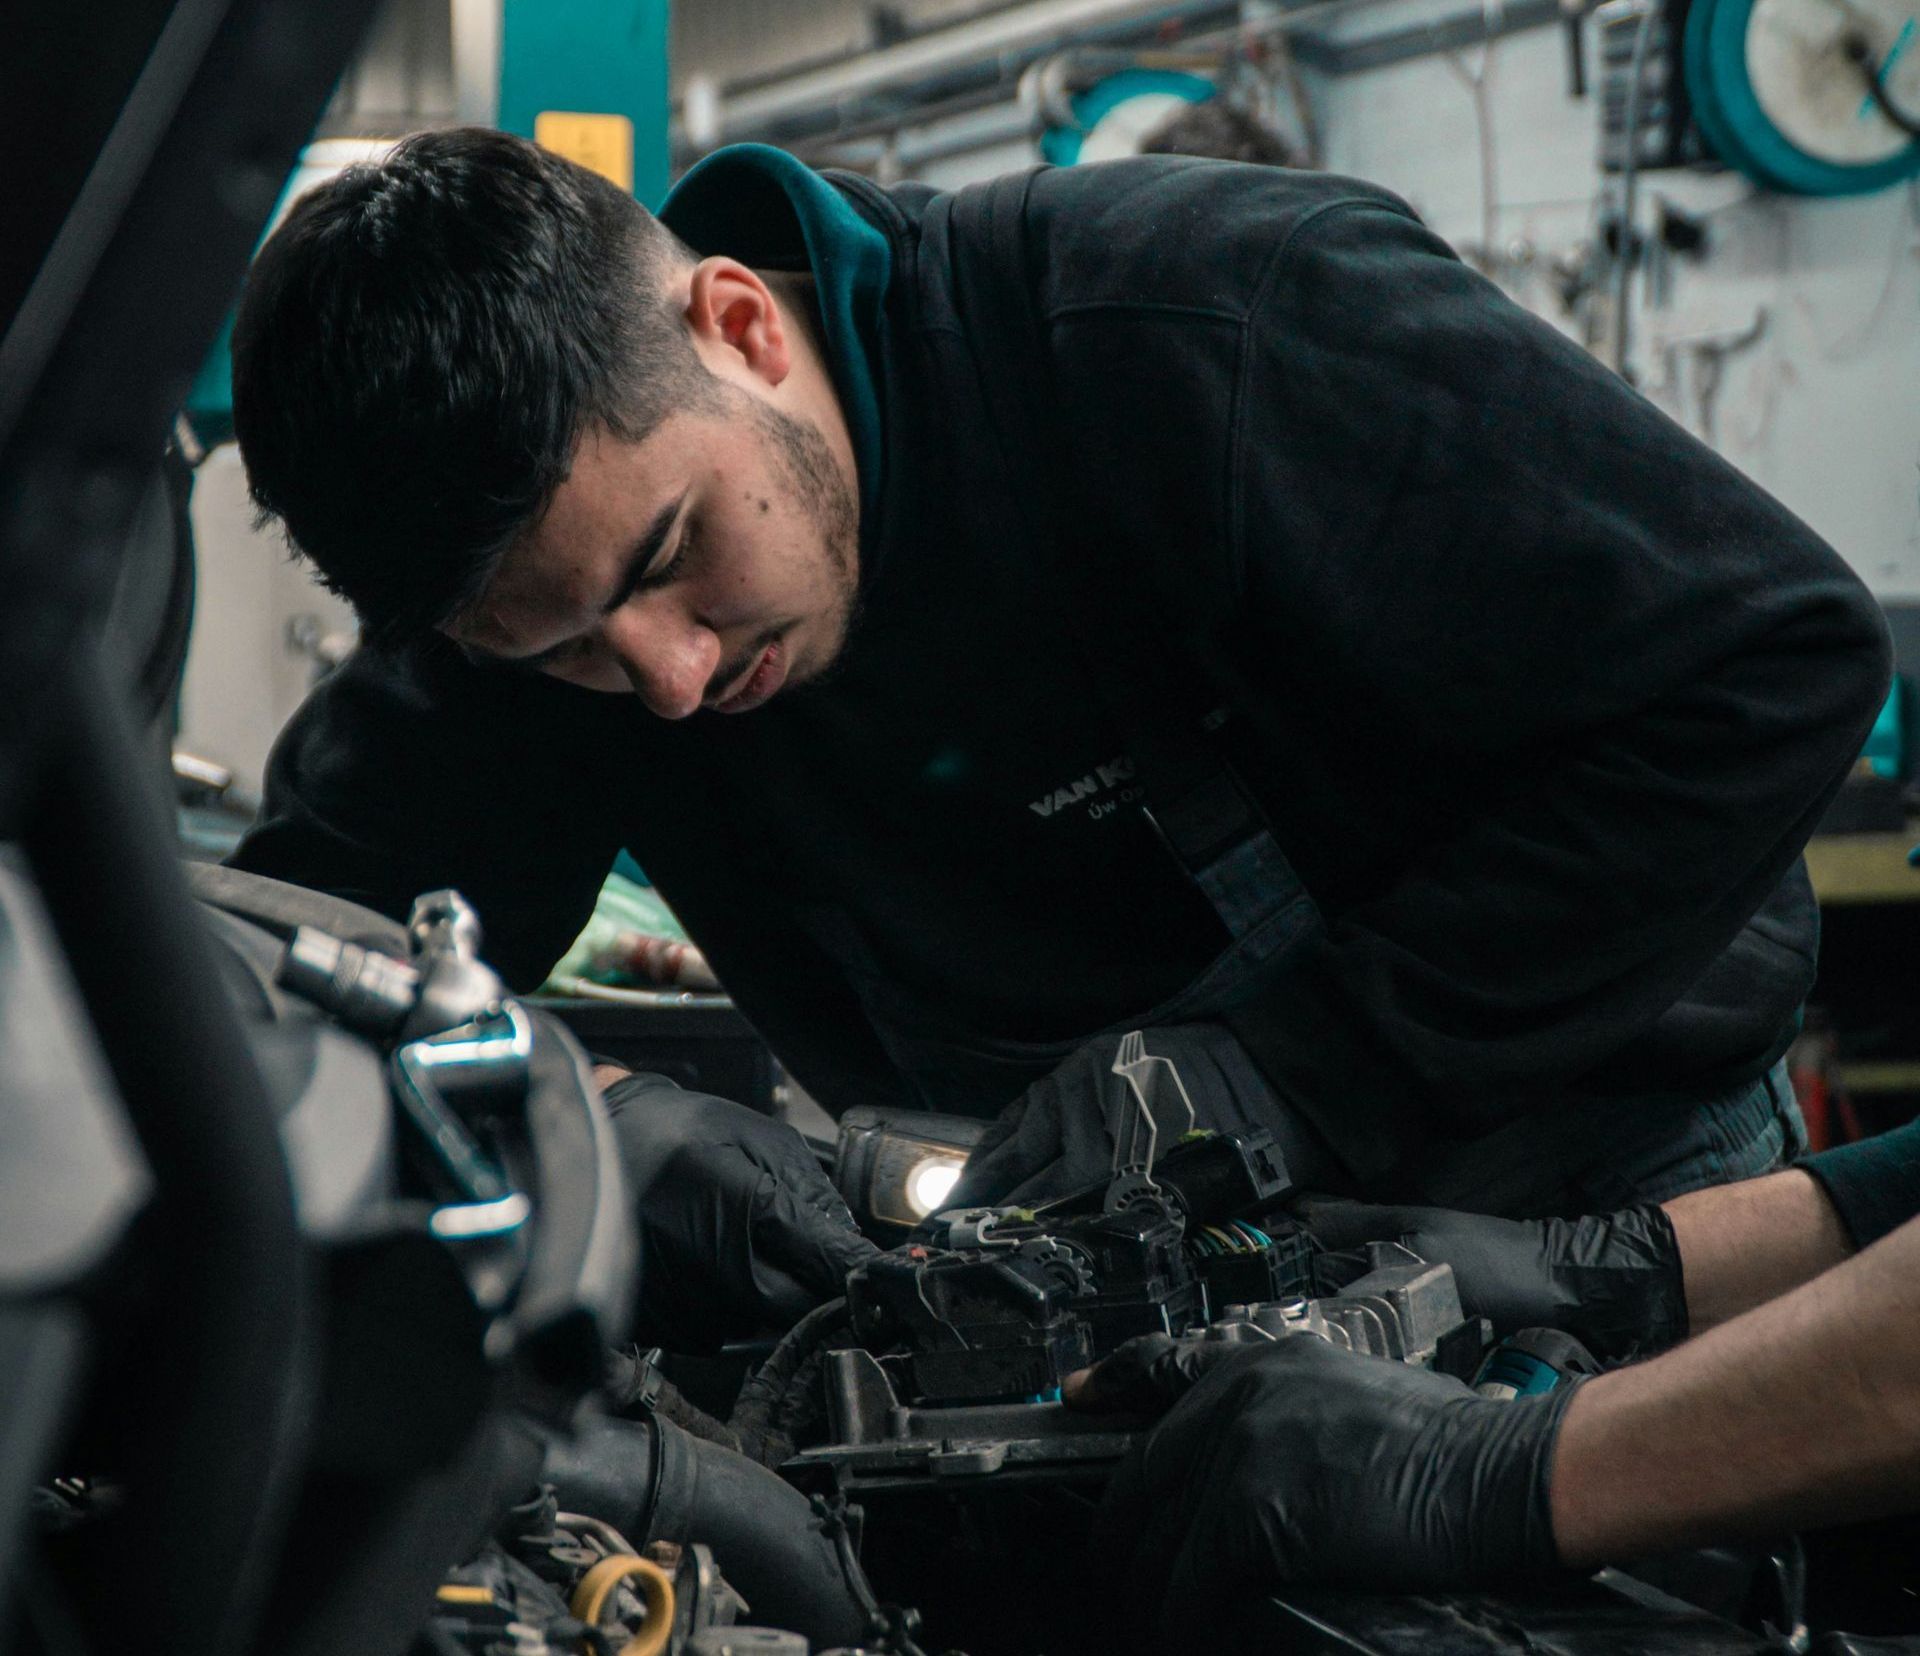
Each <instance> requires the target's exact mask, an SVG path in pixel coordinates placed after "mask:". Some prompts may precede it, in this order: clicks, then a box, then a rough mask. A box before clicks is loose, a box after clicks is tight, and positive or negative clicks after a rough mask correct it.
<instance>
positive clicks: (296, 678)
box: [178, 443, 353, 793]
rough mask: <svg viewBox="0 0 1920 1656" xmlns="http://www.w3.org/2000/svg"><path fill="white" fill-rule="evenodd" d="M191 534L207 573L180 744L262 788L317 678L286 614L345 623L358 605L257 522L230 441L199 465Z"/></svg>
mask: <svg viewBox="0 0 1920 1656" xmlns="http://www.w3.org/2000/svg"><path fill="white" fill-rule="evenodd" d="M193 533H194V541H195V550H196V552H197V554H198V560H199V567H198V576H199V580H198V591H197V592H196V594H195V600H194V617H193V638H192V642H191V644H190V645H189V647H188V651H187V674H186V682H185V685H184V686H183V688H182V691H181V698H180V704H181V705H180V737H179V744H178V745H179V746H180V747H182V748H184V749H186V751H187V752H189V753H195V754H198V755H200V756H201V757H202V758H205V759H212V760H214V761H216V762H217V763H219V764H222V765H225V766H227V767H228V768H229V769H231V770H232V771H233V772H234V775H235V779H236V780H237V782H238V783H239V785H240V786H241V787H243V788H245V789H247V790H248V791H249V792H256V793H257V792H258V791H259V787H260V779H261V775H262V773H263V771H264V769H265V766H266V759H267V750H268V749H269V748H270V747H271V746H272V745H273V739H274V737H275V736H276V735H277V734H278V733H279V730H280V727H281V726H282V725H283V724H285V723H286V721H287V719H288V718H289V716H291V714H292V713H293V710H294V709H295V708H296V707H298V706H299V705H300V701H301V698H302V697H303V696H305V695H306V693H307V687H308V685H309V684H310V683H311V680H312V663H311V662H310V661H309V660H307V659H306V658H305V657H304V656H301V655H299V654H297V653H296V652H295V651H294V650H293V649H292V648H291V647H290V646H289V645H288V644H287V641H286V632H287V623H288V621H290V620H291V619H292V618H293V617H294V616H296V615H302V614H307V615H315V616H318V617H319V618H320V620H321V623H322V626H323V627H324V628H325V629H327V630H329V631H335V632H338V631H344V630H350V629H351V627H352V624H353V621H352V613H351V612H350V611H349V610H348V608H347V606H346V605H345V604H343V603H342V602H341V601H340V600H339V599H337V598H335V597H334V596H333V594H332V593H330V592H327V591H326V590H325V589H323V588H321V587H319V586H316V585H315V584H314V581H313V578H312V577H311V576H310V575H309V574H308V573H307V571H306V568H305V566H304V565H301V564H297V563H295V562H293V561H292V559H290V558H289V557H288V555H287V549H286V544H285V542H284V541H282V540H281V538H280V536H279V535H278V534H277V533H274V532H271V531H269V532H267V533H261V532H259V531H256V530H255V529H254V527H253V513H252V510H251V508H250V507H249V506H248V504H247V488H246V474H245V472H244V470H243V469H242V467H241V464H240V451H239V449H238V448H236V447H235V446H234V445H233V444H231V443H228V444H225V445H224V446H222V447H220V448H217V449H215V450H214V451H213V453H212V454H210V455H209V456H208V457H207V460H206V463H205V464H204V465H202V466H201V467H200V469H199V471H198V472H196V473H195V474H194V486H193Z"/></svg>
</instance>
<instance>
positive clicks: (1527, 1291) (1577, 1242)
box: [1294, 1199, 1687, 1358]
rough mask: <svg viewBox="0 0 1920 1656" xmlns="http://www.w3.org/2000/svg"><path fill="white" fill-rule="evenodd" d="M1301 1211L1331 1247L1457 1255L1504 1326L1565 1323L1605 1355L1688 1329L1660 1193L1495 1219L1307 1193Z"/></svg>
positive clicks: (1457, 1274)
mask: <svg viewBox="0 0 1920 1656" xmlns="http://www.w3.org/2000/svg"><path fill="white" fill-rule="evenodd" d="M1294 1213H1295V1217H1297V1218H1298V1219H1300V1221H1301V1222H1302V1223H1303V1224H1305V1226H1306V1227H1307V1229H1308V1230H1309V1231H1311V1232H1312V1233H1313V1236H1314V1238H1315V1239H1316V1240H1317V1241H1318V1242H1319V1243H1320V1244H1321V1245H1322V1246H1323V1247H1327V1248H1332V1249H1336V1250H1339V1249H1346V1248H1357V1247H1359V1246H1360V1245H1361V1244H1362V1243H1363V1242H1401V1243H1404V1244H1405V1245H1406V1246H1407V1247H1409V1248H1411V1249H1412V1250H1413V1251H1414V1252H1415V1253H1417V1254H1418V1255H1419V1256H1420V1257H1421V1258H1422V1259H1427V1260H1432V1261H1433V1262H1435V1263H1436V1264H1447V1265H1451V1266H1452V1267H1453V1274H1454V1278H1455V1280H1456V1282H1457V1283H1458V1284H1459V1288H1460V1302H1461V1304H1462V1305H1463V1306H1465V1307H1466V1309H1467V1311H1468V1313H1469V1314H1471V1315H1475V1316H1482V1317H1488V1318H1491V1319H1492V1322H1493V1326H1494V1332H1495V1333H1497V1334H1511V1333H1513V1332H1514V1331H1515V1330H1517V1329H1522V1328H1561V1329H1565V1330H1566V1331H1567V1332H1568V1333H1569V1334H1572V1335H1574V1336H1575V1337H1576V1338H1577V1339H1579V1340H1580V1341H1581V1342H1582V1343H1583V1344H1584V1345H1585V1346H1586V1347H1587V1349H1588V1350H1590V1351H1591V1352H1592V1353H1593V1354H1594V1355H1595V1356H1596V1357H1602V1358H1620V1357H1627V1356H1631V1355H1634V1354H1635V1353H1637V1352H1646V1351H1657V1350H1660V1349H1662V1348H1663V1347H1665V1346H1669V1345H1674V1344H1676V1343H1678V1342H1679V1341H1681V1340H1684V1339H1685V1338H1686V1337H1687V1296H1686V1289H1685V1285H1684V1284H1683V1282H1682V1280H1681V1273H1680V1249H1679V1245H1678V1243H1677V1242H1676V1241H1675V1240H1674V1235H1673V1224H1672V1222H1671V1221H1670V1220H1669V1219H1668V1218H1667V1216H1666V1214H1665V1213H1664V1212H1663V1211H1662V1210H1661V1209H1660V1208H1659V1207H1657V1206H1655V1205H1653V1204H1652V1203H1649V1204H1647V1205H1646V1206H1644V1207H1634V1208H1626V1209H1623V1210H1622V1211H1621V1212H1619V1213H1608V1214H1596V1215H1592V1216H1590V1217H1588V1218H1585V1219H1493V1218H1488V1217H1486V1216H1485V1215H1482V1214H1475V1213H1454V1212H1451V1211H1450V1210H1448V1209H1446V1208H1423V1207H1370V1206H1367V1205H1365V1204H1363V1203H1359V1202H1345V1201H1332V1200H1325V1199H1309V1200H1306V1201H1302V1202H1300V1203H1298V1204H1297V1205H1296V1207H1295V1209H1294Z"/></svg>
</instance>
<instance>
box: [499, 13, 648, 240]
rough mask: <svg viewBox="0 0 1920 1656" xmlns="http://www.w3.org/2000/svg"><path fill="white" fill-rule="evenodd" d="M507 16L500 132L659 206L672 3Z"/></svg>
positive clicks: (502, 48)
mask: <svg viewBox="0 0 1920 1656" xmlns="http://www.w3.org/2000/svg"><path fill="white" fill-rule="evenodd" d="M500 10H501V17H500V116H499V120H500V125H501V126H502V127H504V128H505V129H506V130H507V131H508V132H517V133H519V134H520V135H521V136H522V137H526V138H537V139H539V141H540V142H541V143H543V144H545V145H546V146H547V147H548V148H549V149H553V150H556V151H558V152H559V153H560V154H562V155H566V156H568V157H569V158H570V159H572V160H575V161H578V162H580V163H581V164H582V165H584V166H590V167H592V168H593V169H594V170H595V171H596V172H603V173H606V174H607V175H608V176H609V177H614V178H619V179H620V181H621V182H623V183H625V184H627V186H628V187H629V188H630V189H631V190H632V191H633V193H634V194H635V195H636V196H637V197H639V199H640V200H641V201H642V202H643V203H645V205H647V206H648V207H657V206H659V205H660V203H661V201H662V200H663V199H665V197H666V193H667V183H668V160H667V0H501V8H500ZM623 171H624V172H625V174H626V176H624V177H622V172H623Z"/></svg>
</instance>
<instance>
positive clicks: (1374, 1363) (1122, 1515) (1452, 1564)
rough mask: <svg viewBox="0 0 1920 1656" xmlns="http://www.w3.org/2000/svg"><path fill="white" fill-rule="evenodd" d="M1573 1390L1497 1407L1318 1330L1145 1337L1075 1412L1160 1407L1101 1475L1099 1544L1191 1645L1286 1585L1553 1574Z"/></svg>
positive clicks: (1097, 1374) (1071, 1395)
mask: <svg viewBox="0 0 1920 1656" xmlns="http://www.w3.org/2000/svg"><path fill="white" fill-rule="evenodd" d="M1574 1390H1575V1387H1574V1386H1573V1385H1565V1386H1561V1387H1559V1388H1557V1389H1555V1390H1554V1391H1551V1392H1548V1393H1546V1394H1544V1395H1543V1396H1540V1397H1527V1398H1519V1399H1516V1400H1515V1401H1513V1402H1495V1401H1493V1400H1491V1399H1489V1398H1484V1397H1479V1396H1476V1395H1475V1394H1474V1393H1473V1392H1472V1391H1471V1390H1470V1389H1469V1388H1468V1387H1466V1386H1465V1385H1463V1384H1462V1383H1461V1382H1460V1381H1458V1380H1454V1379H1450V1378H1448V1377H1447V1376H1445V1375H1439V1374H1434V1373H1431V1372H1430V1371H1428V1370H1425V1369H1416V1368H1409V1367H1408V1366H1407V1365H1405V1364H1404V1363H1396V1362H1390V1361H1388V1360H1387V1359H1386V1358H1382V1357H1365V1356H1356V1355H1355V1354H1354V1353H1352V1352H1349V1351H1344V1350H1341V1349H1339V1348H1337V1347H1335V1346H1332V1345H1329V1344H1328V1343H1327V1342H1326V1341H1324V1340H1319V1339H1315V1338H1313V1337H1312V1336H1311V1335H1304V1334H1301V1335H1294V1336H1291V1337H1289V1338H1285V1339H1281V1340H1277V1341H1274V1342H1272V1343H1261V1344H1255V1345H1236V1344H1224V1343H1213V1342H1208V1341H1198V1340H1189V1341H1181V1342H1176V1341H1173V1340H1170V1339H1168V1338H1167V1336H1165V1335H1164V1334H1153V1335H1147V1336H1145V1337H1143V1338H1141V1339H1137V1340H1133V1341H1131V1342H1130V1343H1129V1344H1127V1345H1125V1346H1122V1347H1121V1348H1120V1350H1119V1351H1118V1352H1116V1353H1115V1354H1114V1355H1113V1356H1112V1357H1111V1358H1109V1359H1108V1360H1107V1361H1106V1362H1105V1363H1102V1364H1101V1365H1099V1367H1097V1368H1095V1369H1093V1370H1091V1371H1090V1372H1087V1373H1085V1374H1083V1375H1079V1376H1074V1377H1073V1378H1071V1379H1069V1381H1068V1383H1067V1389H1066V1395H1067V1401H1068V1402H1069V1403H1070V1404H1074V1405H1075V1406H1077V1407H1081V1408H1099V1409H1124V1410H1127V1411H1130V1412H1145V1413H1157V1412H1159V1411H1160V1410H1163V1409H1165V1410H1167V1413H1166V1416H1165V1418H1164V1419H1163V1420H1161V1421H1160V1423H1159V1424H1158V1425H1157V1426H1155V1427H1153V1428H1152V1430H1151V1431H1150V1432H1148V1433H1147V1434H1146V1435H1145V1437H1144V1438H1143V1439H1142V1440H1141V1441H1140V1442H1139V1443H1138V1444H1136V1446H1135V1448H1134V1450H1133V1452H1132V1454H1131V1455H1130V1456H1129V1457H1128V1459H1127V1460H1126V1461H1125V1462H1124V1463H1122V1465H1121V1468H1120V1470H1119V1471H1118V1472H1117V1473H1115V1475H1114V1478H1113V1481H1112V1483H1111V1484H1109V1485H1108V1488H1107V1495H1106V1499H1105V1501H1104V1503H1103V1504H1102V1506H1101V1510H1100V1515H1099V1518H1098V1520H1097V1521H1096V1523H1095V1526H1094V1533H1093V1536H1092V1552H1093V1556H1094V1557H1095V1558H1096V1559H1097V1560H1101V1561H1103V1567H1105V1568H1109V1569H1114V1570H1116V1571H1118V1572H1121V1574H1120V1577H1119V1579H1122V1580H1124V1581H1125V1582H1126V1584H1127V1585H1126V1591H1125V1599H1126V1602H1128V1603H1129V1604H1131V1605H1133V1606H1136V1607H1138V1606H1145V1605H1153V1606H1155V1607H1156V1610H1157V1613H1158V1616H1159V1628H1158V1633H1159V1641H1164V1643H1165V1644H1167V1645H1171V1646H1176V1647H1183V1648H1184V1647H1185V1646H1186V1645H1189V1644H1193V1643H1195V1642H1199V1643H1202V1644H1204V1643H1205V1639H1204V1637H1202V1636H1199V1635H1198V1631H1197V1630H1200V1629H1213V1630H1215V1631H1217V1630H1218V1628H1219V1624H1220V1614H1221V1610H1222V1607H1223V1603H1224V1604H1225V1605H1227V1606H1231V1605H1232V1604H1233V1603H1235V1602H1237V1601H1240V1600H1244V1599H1245V1598H1246V1597H1247V1596H1249V1595H1252V1594H1257V1593H1260V1592H1263V1591H1270V1590H1271V1589H1273V1588H1274V1587H1277V1586H1278V1585H1280V1584H1281V1583H1283V1582H1289V1581H1292V1582H1326V1583H1332V1584H1344V1585H1350V1586H1355V1587H1367V1588H1372V1589H1419V1588H1437V1587H1443V1586H1470V1585H1475V1584H1479V1583H1485V1582H1492V1581H1497V1580H1511V1579H1517V1578H1526V1577H1540V1576H1546V1575H1549V1574H1551V1573H1552V1572H1554V1571H1556V1570H1557V1569H1558V1568H1559V1559H1558V1555H1557V1554H1556V1552H1555V1550H1554V1542H1553V1528H1552V1521H1551V1515H1550V1512H1549V1508H1548V1500H1547V1487H1548V1485H1547V1480H1548V1474H1549V1472H1550V1470H1551V1467H1552V1462H1553V1445H1554V1439H1555V1437H1556V1435H1557V1434H1558V1432H1559V1428H1560V1420H1561V1417H1562V1415H1563V1414H1564V1413H1565V1411H1566V1407H1567V1404H1568V1402H1569V1401H1570V1399H1571V1398H1572V1396H1573V1392H1574ZM1168 1405H1171V1408H1169V1407H1168ZM1159 1641H1151V1640H1142V1641H1141V1642H1142V1643H1143V1644H1144V1643H1153V1642H1159Z"/></svg>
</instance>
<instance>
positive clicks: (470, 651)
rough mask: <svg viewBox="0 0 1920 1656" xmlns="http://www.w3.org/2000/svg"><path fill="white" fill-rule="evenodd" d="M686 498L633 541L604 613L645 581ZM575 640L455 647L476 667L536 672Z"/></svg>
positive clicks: (666, 509) (677, 500)
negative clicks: (524, 650) (502, 650)
mask: <svg viewBox="0 0 1920 1656" xmlns="http://www.w3.org/2000/svg"><path fill="white" fill-rule="evenodd" d="M686 498H687V494H686V491H685V490H684V489H682V490H681V491H680V493H679V494H677V495H675V496H674V498H673V499H672V500H670V501H668V502H667V504H666V505H664V506H662V507H661V508H660V510H659V511H657V512H655V513H654V515H653V521H652V522H651V523H649V524H648V525H647V526H646V528H645V529H643V530H641V531H640V537H639V539H637V540H636V541H635V542H634V543H633V549H632V550H631V551H630V552H628V553H627V557H626V562H625V564H624V566H623V567H622V569H621V571H620V578H619V580H618V581H617V582H616V583H615V585H614V590H613V593H612V595H611V596H610V597H609V598H608V599H607V601H606V602H605V603H604V604H602V605H601V606H600V613H601V614H602V615H611V614H613V612H614V611H615V610H617V609H618V608H619V607H620V606H621V605H622V604H624V603H625V602H626V601H627V600H628V599H629V598H631V597H632V596H633V595H634V594H635V593H636V592H638V591H639V590H640V588H641V587H642V586H644V585H645V584H646V579H647V567H648V565H650V564H651V563H652V562H653V560H654V559H655V558H657V557H659V555H660V549H661V547H663V546H665V545H666V543H667V536H668V535H670V534H672V533H673V525H674V520H675V519H676V518H677V517H678V516H679V515H680V507H681V505H682V504H683V503H684V502H685V500H686ZM573 644H574V640H573V639H571V638H563V639H561V640H560V642H559V643H558V644H553V645H549V646H548V647H547V648H546V649H544V650H541V651H539V652H538V653H537V654H534V655H527V656H503V655H495V654H494V652H493V651H492V650H488V649H483V648H482V647H481V646H480V645H478V644H467V643H456V645H455V648H457V649H458V650H459V652H460V653H461V654H462V655H463V656H465V657H466V658H467V660H468V661H470V662H472V663H473V665H474V666H476V667H485V668H487V669H488V670H490V671H500V672H520V673H531V672H537V671H538V670H539V669H540V668H542V667H544V666H546V664H547V663H548V662H550V661H553V660H555V659H557V658H558V657H559V656H561V655H563V654H565V653H566V651H567V650H569V649H571V648H572V646H573Z"/></svg>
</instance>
